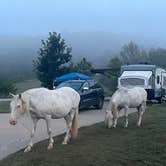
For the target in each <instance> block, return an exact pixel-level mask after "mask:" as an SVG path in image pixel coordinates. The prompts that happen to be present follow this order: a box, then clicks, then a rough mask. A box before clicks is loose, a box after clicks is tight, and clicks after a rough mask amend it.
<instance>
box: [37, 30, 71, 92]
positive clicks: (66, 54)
mask: <svg viewBox="0 0 166 166" xmlns="http://www.w3.org/2000/svg"><path fill="white" fill-rule="evenodd" d="M71 57H72V55H71V48H70V47H68V46H67V45H66V43H65V40H64V39H62V37H61V35H60V34H57V33H56V32H53V33H49V36H48V39H47V40H42V46H41V48H40V49H39V52H38V57H37V60H35V61H34V67H35V71H36V74H37V77H38V79H39V80H40V81H41V82H42V86H45V87H47V88H50V89H51V88H52V82H53V79H54V78H55V77H58V76H61V75H62V74H64V73H67V72H69V71H70V62H71Z"/></svg>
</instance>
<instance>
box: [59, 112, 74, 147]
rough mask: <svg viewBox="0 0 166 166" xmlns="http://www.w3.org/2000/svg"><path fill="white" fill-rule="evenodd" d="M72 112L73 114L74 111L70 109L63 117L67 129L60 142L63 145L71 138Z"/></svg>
mask: <svg viewBox="0 0 166 166" xmlns="http://www.w3.org/2000/svg"><path fill="white" fill-rule="evenodd" d="M74 114H75V111H71V112H70V113H69V114H68V115H67V116H65V117H64V119H65V120H66V126H67V131H66V135H65V138H64V140H63V142H62V144H63V145H66V144H67V143H68V142H69V140H70V138H71V127H72V121H73V118H74Z"/></svg>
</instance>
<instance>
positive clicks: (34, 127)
mask: <svg viewBox="0 0 166 166" xmlns="http://www.w3.org/2000/svg"><path fill="white" fill-rule="evenodd" d="M37 121H38V119H33V128H32V129H31V134H30V137H31V140H30V143H29V145H28V146H27V147H26V148H25V150H24V152H25V153H26V152H29V151H31V149H32V147H33V142H32V140H33V137H34V135H35V131H36V126H37Z"/></svg>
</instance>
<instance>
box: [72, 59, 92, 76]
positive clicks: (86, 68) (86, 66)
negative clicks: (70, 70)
mask: <svg viewBox="0 0 166 166" xmlns="http://www.w3.org/2000/svg"><path fill="white" fill-rule="evenodd" d="M91 69H93V66H92V64H91V63H90V62H88V61H87V59H86V58H82V59H81V61H80V62H78V63H77V64H76V65H75V66H74V71H76V72H80V73H84V74H87V75H92V72H91Z"/></svg>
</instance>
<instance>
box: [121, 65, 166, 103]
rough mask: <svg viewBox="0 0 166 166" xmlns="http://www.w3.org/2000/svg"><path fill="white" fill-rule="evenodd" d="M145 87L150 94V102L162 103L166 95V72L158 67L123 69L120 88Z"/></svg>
mask: <svg viewBox="0 0 166 166" xmlns="http://www.w3.org/2000/svg"><path fill="white" fill-rule="evenodd" d="M135 86H139V87H143V88H145V90H146V91H147V93H148V100H154V99H155V100H158V101H159V102H162V101H163V100H164V99H165V95H166V71H165V70H164V69H162V68H159V67H157V66H156V65H146V64H145V65H143V64H138V65H126V66H122V67H121V76H120V77H119V79H118V88H120V87H127V88H131V87H135Z"/></svg>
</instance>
